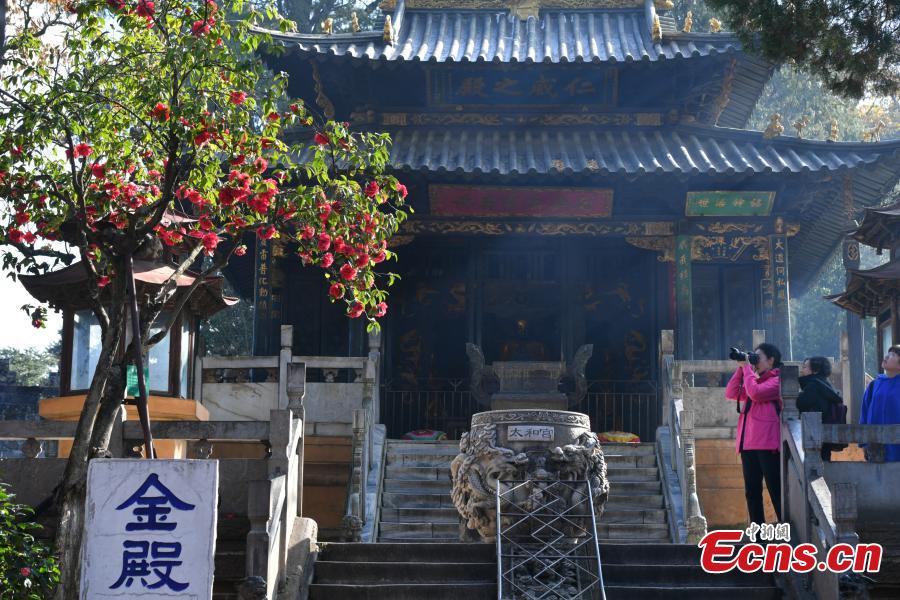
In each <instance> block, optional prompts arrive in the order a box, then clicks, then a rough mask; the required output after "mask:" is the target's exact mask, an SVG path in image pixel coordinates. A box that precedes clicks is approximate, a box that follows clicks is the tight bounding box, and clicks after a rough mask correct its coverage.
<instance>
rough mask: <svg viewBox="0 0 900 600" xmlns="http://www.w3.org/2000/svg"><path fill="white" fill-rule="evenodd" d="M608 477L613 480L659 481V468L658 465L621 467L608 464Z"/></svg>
mask: <svg viewBox="0 0 900 600" xmlns="http://www.w3.org/2000/svg"><path fill="white" fill-rule="evenodd" d="M606 477H607V478H608V479H609V480H610V481H612V482H616V481H658V480H659V469H657V468H656V467H620V466H618V465H616V466H612V467H610V466H607V468H606Z"/></svg>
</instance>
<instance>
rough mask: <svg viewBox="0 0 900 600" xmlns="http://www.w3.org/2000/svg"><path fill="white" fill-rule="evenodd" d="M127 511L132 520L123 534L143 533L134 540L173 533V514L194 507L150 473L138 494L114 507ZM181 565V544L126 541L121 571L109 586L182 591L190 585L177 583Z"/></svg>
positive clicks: (145, 540)
mask: <svg viewBox="0 0 900 600" xmlns="http://www.w3.org/2000/svg"><path fill="white" fill-rule="evenodd" d="M127 509H131V514H132V516H133V517H134V520H133V521H132V522H130V523H127V524H126V525H125V531H129V532H143V534H138V535H136V536H135V537H138V536H139V537H144V536H153V535H160V534H165V533H168V532H171V531H174V530H175V528H176V527H178V523H177V522H176V521H175V520H174V517H175V513H173V511H192V510H194V505H193V504H188V503H187V502H184V501H183V500H180V499H179V498H178V497H177V496H175V494H173V493H172V491H171V490H169V488H167V487H166V486H165V485H163V484H162V482H161V481H160V480H159V476H158V475H157V474H156V473H151V474H150V475H149V476H148V477H147V479H145V480H144V483H143V484H141V486H140V487H139V488H138V489H137V491H135V492H134V493H133V494H132V495H131V496H130V497H129V498H128V499H127V500H125V502H123V503H122V504H120V505H119V506H117V507H116V510H127ZM182 563H183V561H182V560H181V543H180V542H173V541H170V540H166V539H162V540H160V539H129V540H126V541H124V542H122V572H121V574H120V575H119V578H118V579H117V580H116V582H115V583H113V584H112V585H111V586H109V587H110V589H117V588H119V587H121V586H125V587H126V588H130V587H131V586H132V584H133V583H134V581H135V580H140V584H141V587H144V588H146V589H149V590H155V589H161V588H168V589H170V590H172V591H175V592H181V591H184V590H185V589H187V587H188V585H189V584H187V583H182V582H179V581H178V580H177V579H176V576H175V574H173V570H174V569H175V568H176V567H180V566H181V565H182Z"/></svg>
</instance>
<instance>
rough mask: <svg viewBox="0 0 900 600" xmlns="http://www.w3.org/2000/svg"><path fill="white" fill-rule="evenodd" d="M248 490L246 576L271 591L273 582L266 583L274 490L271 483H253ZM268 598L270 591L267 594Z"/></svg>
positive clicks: (250, 483)
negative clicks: (259, 582)
mask: <svg viewBox="0 0 900 600" xmlns="http://www.w3.org/2000/svg"><path fill="white" fill-rule="evenodd" d="M247 487H248V489H247V518H248V519H249V520H250V532H249V533H248V534H247V554H246V566H245V575H246V576H247V579H251V578H257V577H258V578H260V579H262V581H263V583H264V585H265V587H266V588H267V589H271V588H273V587H274V586H273V585H272V582H268V581H266V580H267V578H268V576H269V545H270V539H269V531H268V523H269V518H270V516H271V514H270V510H271V507H272V503H271V501H270V498H269V494H270V493H271V490H272V484H271V482H270V481H268V480H266V481H251V482H249V484H248V486H247ZM265 597H266V598H268V597H269V596H268V591H267V592H266V596H265Z"/></svg>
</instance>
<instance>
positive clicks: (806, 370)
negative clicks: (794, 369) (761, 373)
mask: <svg viewBox="0 0 900 600" xmlns="http://www.w3.org/2000/svg"><path fill="white" fill-rule="evenodd" d="M830 375H831V361H829V360H828V359H827V358H825V357H824V356H811V357H810V358H807V359H806V360H804V361H803V364H802V365H801V366H800V390H801V391H800V395H799V396H797V410H799V411H800V412H801V413H805V412H818V413H822V419H823V421H824V420H825V418H826V416H827V415H829V414H830V413H831V403H832V402H837V403H839V402H841V395H840V393H838V391H837V390H836V389H834V386H833V385H831V382H830V381H828V377H829V376H830ZM822 460H824V461H826V462H828V461H830V460H831V448H826V447H823V448H822Z"/></svg>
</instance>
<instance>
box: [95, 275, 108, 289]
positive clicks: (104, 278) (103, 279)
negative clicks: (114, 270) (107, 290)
mask: <svg viewBox="0 0 900 600" xmlns="http://www.w3.org/2000/svg"><path fill="white" fill-rule="evenodd" d="M108 285H109V275H101V276H100V277H98V278H97V287H106V286H108Z"/></svg>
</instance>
